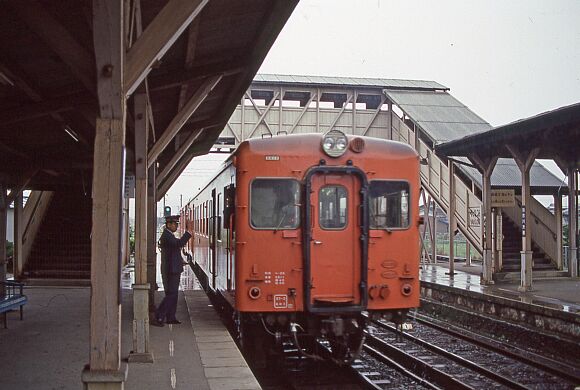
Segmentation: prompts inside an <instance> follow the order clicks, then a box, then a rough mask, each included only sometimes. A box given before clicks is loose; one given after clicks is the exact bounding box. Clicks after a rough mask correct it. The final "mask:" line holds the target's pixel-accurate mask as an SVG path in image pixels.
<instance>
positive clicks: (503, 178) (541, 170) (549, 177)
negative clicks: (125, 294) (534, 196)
mask: <svg viewBox="0 0 580 390" xmlns="http://www.w3.org/2000/svg"><path fill="white" fill-rule="evenodd" d="M459 167H460V169H461V170H462V171H464V172H465V173H466V174H467V175H468V176H469V177H470V178H471V179H473V180H474V181H475V182H476V183H477V184H478V185H479V186H480V187H481V185H482V178H481V174H480V173H479V171H478V170H477V169H475V168H472V167H469V166H464V165H460V166H459ZM491 185H492V186H493V187H511V188H516V187H521V185H522V177H521V173H520V169H519V168H518V166H517V165H516V162H515V161H514V160H512V159H509V158H500V159H499V160H498V162H497V164H496V166H495V169H494V170H493V173H492V175H491ZM530 186H531V187H549V188H557V187H560V186H563V187H564V186H565V183H563V182H562V180H560V179H558V178H557V177H556V176H554V174H552V173H551V172H550V171H548V170H547V169H546V168H545V167H544V166H543V165H542V164H540V163H539V162H537V161H536V162H534V164H533V165H532V168H531V169H530Z"/></svg>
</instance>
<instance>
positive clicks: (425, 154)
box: [392, 115, 483, 253]
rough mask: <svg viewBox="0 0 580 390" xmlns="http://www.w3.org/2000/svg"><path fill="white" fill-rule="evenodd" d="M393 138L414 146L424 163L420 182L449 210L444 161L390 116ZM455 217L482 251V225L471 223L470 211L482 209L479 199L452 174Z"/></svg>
mask: <svg viewBox="0 0 580 390" xmlns="http://www.w3.org/2000/svg"><path fill="white" fill-rule="evenodd" d="M392 139H393V140H395V141H400V142H404V143H407V144H409V145H411V146H412V147H414V148H415V149H416V150H417V152H418V153H419V156H420V158H421V159H423V161H426V162H427V165H421V175H420V176H421V183H422V186H423V188H424V189H425V191H427V192H428V193H429V194H430V195H431V196H432V197H433V198H434V199H435V200H436V202H437V203H438V205H439V207H441V208H442V209H443V210H444V211H445V212H448V211H449V174H448V172H449V170H448V169H449V168H448V166H447V163H446V162H445V161H443V160H442V159H440V158H439V157H438V156H437V155H435V153H433V151H432V149H431V147H429V145H427V144H426V143H425V142H424V141H423V140H421V139H420V138H416V137H415V132H414V130H413V129H411V128H410V127H409V126H407V124H406V123H405V122H403V120H402V119H401V118H400V117H399V116H397V115H393V118H392ZM454 196H455V197H456V202H455V203H456V204H455V206H456V207H455V216H456V219H457V228H458V229H459V230H460V231H461V232H462V233H463V235H464V236H465V237H466V239H467V240H468V241H469V242H470V243H471V245H473V247H474V248H475V249H477V251H479V252H480V253H481V252H482V251H483V243H482V228H481V223H480V224H479V226H473V225H472V224H471V223H470V210H473V209H476V210H481V206H482V202H481V199H479V198H478V197H477V195H476V194H474V193H473V191H472V189H471V188H469V187H468V186H467V185H465V183H464V182H463V181H462V180H461V179H460V178H459V177H458V176H457V175H455V195H454Z"/></svg>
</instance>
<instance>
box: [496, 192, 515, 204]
mask: <svg viewBox="0 0 580 390" xmlns="http://www.w3.org/2000/svg"><path fill="white" fill-rule="evenodd" d="M515 205H516V194H515V191H514V190H491V207H502V208H503V207H515Z"/></svg>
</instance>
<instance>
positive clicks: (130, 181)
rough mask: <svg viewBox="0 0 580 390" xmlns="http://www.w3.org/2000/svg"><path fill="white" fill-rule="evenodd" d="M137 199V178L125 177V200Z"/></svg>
mask: <svg viewBox="0 0 580 390" xmlns="http://www.w3.org/2000/svg"><path fill="white" fill-rule="evenodd" d="M134 197H135V176H133V175H125V198H134Z"/></svg>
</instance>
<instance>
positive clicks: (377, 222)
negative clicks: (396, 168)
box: [369, 180, 410, 229]
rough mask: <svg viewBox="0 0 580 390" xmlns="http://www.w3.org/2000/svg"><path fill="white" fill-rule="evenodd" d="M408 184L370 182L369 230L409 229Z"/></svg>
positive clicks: (401, 182)
mask: <svg viewBox="0 0 580 390" xmlns="http://www.w3.org/2000/svg"><path fill="white" fill-rule="evenodd" d="M409 193H410V191H409V183H408V182H406V181H386V180H372V181H371V182H370V198H369V201H370V228H371V229H406V228H408V227H409V204H410V203H409Z"/></svg>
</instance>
